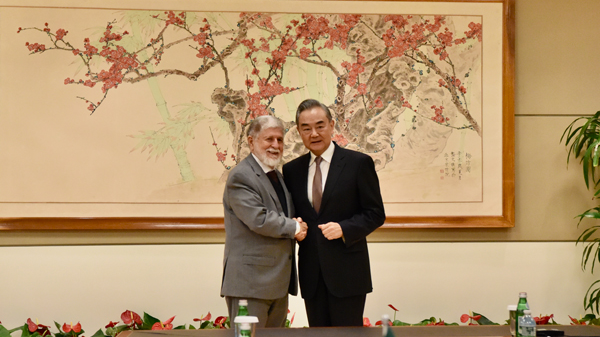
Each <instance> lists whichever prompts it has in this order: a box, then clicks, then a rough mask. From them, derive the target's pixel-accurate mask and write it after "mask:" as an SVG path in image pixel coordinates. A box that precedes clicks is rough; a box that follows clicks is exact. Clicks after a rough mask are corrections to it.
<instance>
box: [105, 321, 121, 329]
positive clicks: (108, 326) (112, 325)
mask: <svg viewBox="0 0 600 337" xmlns="http://www.w3.org/2000/svg"><path fill="white" fill-rule="evenodd" d="M117 324H119V321H116V322H113V321H110V323H108V324H106V326H105V328H114V327H115V326H117Z"/></svg>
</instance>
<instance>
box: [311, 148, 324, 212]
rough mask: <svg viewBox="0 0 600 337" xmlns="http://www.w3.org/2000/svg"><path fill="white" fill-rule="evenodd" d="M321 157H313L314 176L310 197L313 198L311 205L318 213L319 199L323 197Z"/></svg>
mask: <svg viewBox="0 0 600 337" xmlns="http://www.w3.org/2000/svg"><path fill="white" fill-rule="evenodd" d="M322 160H323V158H321V157H320V156H319V157H317V158H315V165H316V166H315V178H314V179H313V185H312V199H313V207H314V208H315V211H317V213H319V209H320V208H321V199H322V198H323V190H322V188H323V187H322V185H323V181H322V178H321V161H322Z"/></svg>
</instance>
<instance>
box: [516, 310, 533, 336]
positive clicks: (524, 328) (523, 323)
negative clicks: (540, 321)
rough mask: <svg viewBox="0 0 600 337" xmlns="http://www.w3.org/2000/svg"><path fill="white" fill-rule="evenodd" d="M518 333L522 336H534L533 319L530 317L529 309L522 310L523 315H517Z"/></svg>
mask: <svg viewBox="0 0 600 337" xmlns="http://www.w3.org/2000/svg"><path fill="white" fill-rule="evenodd" d="M519 335H520V336H522V337H535V336H536V327H535V320H534V319H533V317H531V310H524V313H523V316H521V317H519Z"/></svg>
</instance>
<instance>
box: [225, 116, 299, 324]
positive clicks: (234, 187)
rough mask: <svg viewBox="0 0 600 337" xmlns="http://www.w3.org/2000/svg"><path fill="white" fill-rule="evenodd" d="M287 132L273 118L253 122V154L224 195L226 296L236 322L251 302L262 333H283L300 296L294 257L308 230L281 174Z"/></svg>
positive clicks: (233, 175)
mask: <svg viewBox="0 0 600 337" xmlns="http://www.w3.org/2000/svg"><path fill="white" fill-rule="evenodd" d="M283 130H284V129H283V123H282V122H281V120H279V119H278V118H275V117H273V116H261V117H258V118H256V119H254V120H253V121H252V123H251V124H250V125H249V127H248V144H249V146H250V151H251V152H252V153H251V154H250V155H248V156H247V157H246V158H245V159H244V160H242V161H241V162H240V163H239V164H238V165H237V166H236V167H235V168H233V169H232V170H231V172H230V173H229V177H228V178H227V184H226V186H225V192H224V193H223V208H224V216H225V218H224V221H225V254H224V258H223V280H222V284H221V296H225V300H226V302H227V308H228V310H229V317H230V319H231V321H232V322H233V320H234V319H235V316H236V314H237V312H238V308H239V305H238V304H239V300H240V299H247V300H248V313H249V314H250V315H251V316H257V317H258V319H259V323H258V325H257V326H258V327H283V326H284V325H285V319H286V317H287V312H288V293H290V294H292V295H296V294H297V293H298V281H297V277H296V266H295V257H294V255H295V254H294V252H295V246H296V240H302V239H304V237H305V236H306V229H307V225H306V223H304V222H303V221H302V219H301V218H295V219H293V218H292V216H293V215H294V205H293V203H292V200H291V196H290V193H289V192H288V189H287V188H286V186H285V183H284V182H283V177H282V176H281V173H279V171H277V169H276V168H277V166H279V164H280V163H281V158H282V155H283ZM294 239H296V240H294Z"/></svg>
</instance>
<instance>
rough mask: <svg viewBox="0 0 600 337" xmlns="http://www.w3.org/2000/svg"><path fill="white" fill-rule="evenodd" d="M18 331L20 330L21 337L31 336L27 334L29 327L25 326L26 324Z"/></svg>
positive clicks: (29, 333)
mask: <svg viewBox="0 0 600 337" xmlns="http://www.w3.org/2000/svg"><path fill="white" fill-rule="evenodd" d="M20 329H21V337H30V336H31V332H29V327H28V326H27V323H25V324H23V327H21V328H20Z"/></svg>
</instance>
